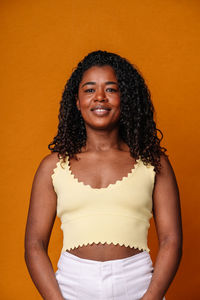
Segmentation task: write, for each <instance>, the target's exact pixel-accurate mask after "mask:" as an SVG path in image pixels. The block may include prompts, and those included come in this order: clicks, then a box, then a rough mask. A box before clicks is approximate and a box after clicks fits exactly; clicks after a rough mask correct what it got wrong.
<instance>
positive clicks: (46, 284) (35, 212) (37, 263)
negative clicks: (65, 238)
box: [25, 153, 64, 300]
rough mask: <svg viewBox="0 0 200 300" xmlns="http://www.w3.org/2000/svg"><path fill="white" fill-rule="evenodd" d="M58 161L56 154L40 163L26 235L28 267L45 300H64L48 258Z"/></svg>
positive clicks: (32, 192)
mask: <svg viewBox="0 0 200 300" xmlns="http://www.w3.org/2000/svg"><path fill="white" fill-rule="evenodd" d="M57 161H58V158H57V153H53V154H50V155H48V156H46V157H45V158H44V159H43V160H42V161H41V163H40V165H39V167H38V169H37V171H36V174H35V176H34V180H33V185H32V190H31V197H30V204H29V211H28V218H27V224H26V232H25V261H26V265H27V268H28V271H29V273H30V276H31V278H32V280H33V282H34V284H35V286H36V288H37V289H38V291H39V293H40V294H41V296H42V297H43V299H45V300H64V298H63V296H62V294H61V291H60V288H59V285H58V283H57V280H56V277H55V273H54V270H53V267H52V264H51V261H50V258H49V256H48V244H49V240H50V235H51V231H52V228H53V224H54V221H55V217H56V203H57V196H56V193H55V191H54V189H53V184H52V178H51V175H52V173H53V172H52V170H53V169H54V168H55V165H56V162H57Z"/></svg>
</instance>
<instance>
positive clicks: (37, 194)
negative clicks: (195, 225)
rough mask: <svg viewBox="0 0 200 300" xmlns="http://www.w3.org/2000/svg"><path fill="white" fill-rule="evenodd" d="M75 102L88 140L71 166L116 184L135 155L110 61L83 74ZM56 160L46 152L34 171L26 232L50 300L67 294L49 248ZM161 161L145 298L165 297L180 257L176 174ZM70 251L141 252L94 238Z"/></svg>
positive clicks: (95, 181)
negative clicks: (122, 126)
mask: <svg viewBox="0 0 200 300" xmlns="http://www.w3.org/2000/svg"><path fill="white" fill-rule="evenodd" d="M88 82H90V84H89V83H88ZM91 82H92V83H91ZM108 82H109V83H108ZM110 82H113V83H112V84H111V83H110ZM96 104H104V105H107V106H109V107H110V108H111V110H110V111H109V113H108V114H107V115H106V116H96V115H95V114H94V113H93V112H92V111H91V108H92V107H93V106H94V105H96ZM76 105H77V108H78V109H79V110H80V112H81V114H82V116H83V119H84V121H85V126H86V131H87V142H86V146H85V147H83V148H82V149H81V153H78V154H77V158H78V160H76V159H74V158H73V159H70V169H71V171H72V173H73V175H74V176H75V177H76V178H78V180H79V181H80V182H83V183H84V184H88V185H90V187H91V188H105V187H107V186H108V185H109V184H111V183H112V184H115V182H116V181H117V180H119V179H122V178H123V177H124V176H127V174H128V173H129V172H130V171H131V169H132V168H133V167H134V165H135V160H134V159H133V158H132V157H131V156H130V153H129V147H128V146H127V145H126V144H125V143H124V142H123V141H122V140H121V139H120V137H119V118H120V92H119V88H118V83H117V79H116V76H115V73H114V71H113V69H112V68H111V67H110V66H103V67H92V68H90V69H89V70H87V71H86V72H85V73H84V75H83V78H82V81H81V83H80V85H79V91H78V95H77V96H76ZM57 161H58V158H57V153H52V154H50V155H47V156H46V157H44V159H43V160H42V161H41V163H40V165H39V167H38V169H37V171H36V174H35V177H34V180H33V186H32V191H31V198H30V206H29V213H28V218H27V225H26V234H25V260H26V263H27V267H28V269H29V272H30V275H31V277H32V279H33V281H34V283H35V285H36V287H37V289H38V291H39V292H40V294H41V295H42V297H43V299H48V300H60V299H63V297H62V295H61V292H60V289H59V286H58V283H57V281H56V279H55V274H54V270H53V267H52V264H51V261H50V259H49V256H48V253H47V250H48V244H49V239H50V235H51V231H52V227H53V224H54V221H55V217H56V204H57V203H56V201H57V198H56V193H55V192H54V189H53V185H52V178H51V175H52V173H53V169H54V168H55V166H56V163H57ZM116 162H117V163H116ZM97 163H98V173H96V165H97ZM161 166H162V169H161V172H160V174H156V177H155V185H154V191H153V216H154V220H155V225H156V230H157V235H158V240H159V250H158V254H157V258H156V262H155V264H154V272H153V275H152V280H151V282H150V285H149V288H148V290H147V292H146V293H145V295H144V296H143V297H142V300H151V299H152V300H162V298H163V296H164V295H165V293H166V291H167V289H168V287H169V285H170V283H171V282H172V280H173V278H174V276H175V274H176V271H177V269H178V266H179V263H180V259H181V256H182V225H181V210H180V199H179V191H178V186H177V182H176V177H175V174H174V171H173V168H172V166H171V163H170V161H169V159H168V158H166V157H164V156H161ZM83 170H84V171H83ZM105 170H106V172H105ZM94 174H95V176H94ZM68 252H70V253H72V254H74V255H77V256H79V257H82V258H86V259H94V260H100V261H106V260H111V259H121V258H125V257H128V256H131V255H135V254H136V253H139V252H141V251H139V250H138V249H135V248H130V247H125V246H120V245H113V244H109V245H108V244H100V243H99V244H94V243H93V244H91V245H87V246H82V247H78V248H74V249H71V251H68Z"/></svg>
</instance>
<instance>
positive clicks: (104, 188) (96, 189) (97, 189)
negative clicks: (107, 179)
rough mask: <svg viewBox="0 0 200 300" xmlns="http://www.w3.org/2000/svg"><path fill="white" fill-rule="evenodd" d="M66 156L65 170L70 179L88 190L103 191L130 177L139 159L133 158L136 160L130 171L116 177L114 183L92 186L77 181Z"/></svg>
mask: <svg viewBox="0 0 200 300" xmlns="http://www.w3.org/2000/svg"><path fill="white" fill-rule="evenodd" d="M66 158H67V161H66V165H67V171H68V173H69V175H70V176H71V177H72V179H73V180H75V181H76V183H77V184H80V185H81V186H83V187H86V188H88V189H90V190H94V191H103V190H104V191H105V190H107V189H111V188H113V187H116V186H118V184H122V183H123V182H125V181H126V180H127V179H128V178H130V176H131V175H132V174H134V172H135V171H136V169H137V168H138V166H139V163H140V160H141V159H140V158H138V159H136V160H135V161H136V162H135V164H134V166H133V167H132V169H131V170H130V172H128V174H127V175H125V176H123V177H122V178H121V179H117V180H116V181H115V182H114V183H110V184H109V185H108V186H107V187H102V188H93V187H92V186H91V185H90V184H85V183H84V182H83V181H79V179H78V178H77V177H75V175H74V174H73V173H72V170H71V166H70V161H69V157H68V155H67V156H66Z"/></svg>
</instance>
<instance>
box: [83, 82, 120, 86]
mask: <svg viewBox="0 0 200 300" xmlns="http://www.w3.org/2000/svg"><path fill="white" fill-rule="evenodd" d="M89 84H90V85H95V84H96V82H94V81H88V82H85V83H84V84H83V85H82V86H81V87H84V86H85V85H89ZM105 84H116V85H118V83H117V82H115V81H106V82H105Z"/></svg>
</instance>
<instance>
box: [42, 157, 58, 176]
mask: <svg viewBox="0 0 200 300" xmlns="http://www.w3.org/2000/svg"><path fill="white" fill-rule="evenodd" d="M59 161H60V159H59V157H58V152H53V153H50V154H47V155H45V156H44V157H43V158H42V159H41V161H40V164H39V167H38V171H40V172H44V173H46V174H48V173H49V174H51V173H52V172H53V170H54V169H55V168H56V166H57V163H58V162H59Z"/></svg>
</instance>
